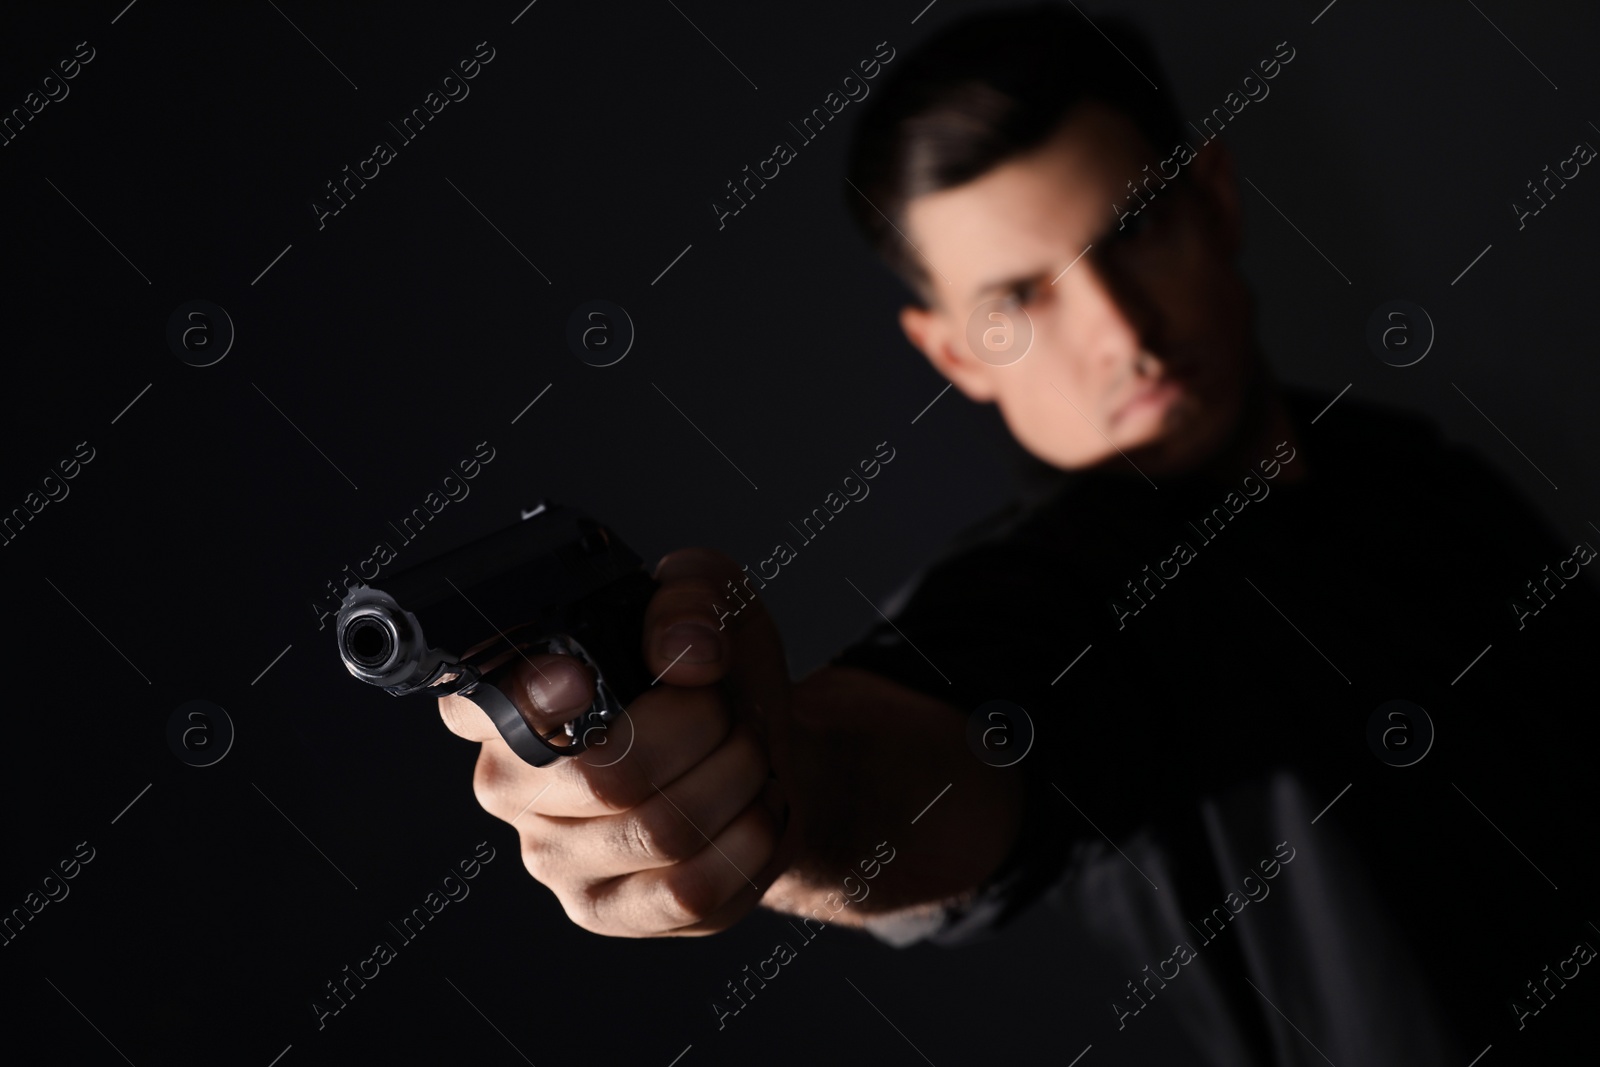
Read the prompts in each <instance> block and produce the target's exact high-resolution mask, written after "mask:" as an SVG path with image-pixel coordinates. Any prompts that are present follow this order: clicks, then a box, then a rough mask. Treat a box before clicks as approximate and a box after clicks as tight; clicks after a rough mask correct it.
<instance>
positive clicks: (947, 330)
mask: <svg viewBox="0 0 1600 1067" xmlns="http://www.w3.org/2000/svg"><path fill="white" fill-rule="evenodd" d="M900 329H902V330H903V331H905V335H906V340H908V341H910V342H911V343H912V344H913V345H915V346H916V347H917V348H918V349H919V350H920V351H921V352H922V354H923V355H924V356H927V357H928V362H929V363H932V364H933V369H934V370H936V371H938V372H939V373H940V375H942V376H943V377H945V378H947V379H948V380H949V381H950V382H951V384H953V385H954V386H955V387H956V388H957V389H960V390H961V391H962V392H963V393H965V394H966V396H967V399H968V400H971V401H974V402H976V403H979V404H987V403H990V402H992V401H993V400H994V394H995V390H994V381H993V379H992V377H991V376H990V372H991V371H992V370H993V369H994V368H993V367H991V366H990V365H989V364H987V363H984V362H983V361H982V360H979V359H975V358H973V356H972V354H971V353H970V352H969V351H968V350H967V339H966V338H965V337H964V336H962V335H961V334H960V333H958V332H957V331H956V330H955V328H954V325H953V324H952V323H951V322H950V318H949V316H948V315H946V314H945V313H944V312H943V311H939V310H937V309H932V308H925V307H918V306H917V305H916V304H907V305H906V306H905V307H903V308H901V309H900Z"/></svg>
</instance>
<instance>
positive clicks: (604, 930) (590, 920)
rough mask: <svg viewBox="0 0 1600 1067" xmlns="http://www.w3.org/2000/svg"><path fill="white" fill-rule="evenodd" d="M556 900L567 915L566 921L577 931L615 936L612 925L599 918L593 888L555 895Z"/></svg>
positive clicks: (596, 895) (597, 899)
mask: <svg viewBox="0 0 1600 1067" xmlns="http://www.w3.org/2000/svg"><path fill="white" fill-rule="evenodd" d="M556 899H557V900H558V901H560V903H561V910H562V911H564V912H566V913H567V919H568V921H570V922H571V923H572V925H574V926H576V927H577V928H578V929H580V930H585V931H587V932H589V933H591V934H600V935H601V936H603V937H611V936H614V935H615V934H616V930H615V929H613V927H612V925H611V924H610V923H608V922H606V921H605V919H603V918H602V917H601V915H600V898H599V895H598V894H597V893H596V892H595V891H594V889H593V888H584V889H580V890H578V891H577V892H574V893H557V894H556Z"/></svg>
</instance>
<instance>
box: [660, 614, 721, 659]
mask: <svg viewBox="0 0 1600 1067" xmlns="http://www.w3.org/2000/svg"><path fill="white" fill-rule="evenodd" d="M661 655H663V656H665V657H666V658H667V659H669V660H672V661H673V662H675V663H713V662H715V661H716V660H718V659H719V658H721V656H722V639H721V638H720V637H718V636H717V631H715V630H713V629H712V628H711V627H709V626H705V625H703V624H701V623H698V622H675V623H673V624H672V625H671V626H669V627H667V628H666V630H665V631H664V632H663V633H662V634H661Z"/></svg>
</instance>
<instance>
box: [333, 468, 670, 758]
mask: <svg viewBox="0 0 1600 1067" xmlns="http://www.w3.org/2000/svg"><path fill="white" fill-rule="evenodd" d="M657 585H658V583H657V582H656V581H655V579H653V578H651V577H650V575H649V574H648V573H647V572H646V571H645V569H644V566H643V563H642V562H641V560H640V559H639V557H638V556H637V555H636V554H634V553H633V552H632V551H631V550H630V549H629V548H628V547H627V546H626V545H624V544H623V543H622V541H621V539H620V538H618V537H617V536H616V535H615V534H614V533H612V532H611V531H610V530H609V529H607V528H606V527H605V526H602V525H601V524H600V523H598V522H596V521H595V520H593V519H591V518H589V517H588V516H587V515H584V514H582V513H581V512H579V511H577V510H575V509H573V508H569V507H564V506H562V505H559V504H556V503H554V502H552V501H549V500H545V501H542V502H540V504H539V506H538V507H536V508H534V509H532V510H531V511H525V512H523V519H522V521H521V522H518V523H516V524H515V525H513V526H509V527H507V528H505V529H503V530H500V531H498V532H496V533H492V534H489V535H488V536H486V537H483V538H480V539H479V540H477V541H473V542H471V543H469V544H466V545H462V546H461V547H459V548H456V549H453V550H451V551H449V552H446V553H444V554H443V555H440V556H436V557H434V558H432V559H430V560H427V561H425V562H422V563H419V564H416V565H415V566H412V567H409V568H407V569H405V570H402V571H398V572H396V573H395V574H393V575H391V576H389V577H385V578H381V579H377V580H375V581H374V582H373V583H372V584H367V585H359V586H352V587H351V588H350V589H349V591H348V592H347V594H346V595H345V598H344V602H343V604H342V605H341V606H340V608H339V614H338V620H337V625H336V627H335V631H334V632H335V636H336V638H337V640H338V643H339V657H340V659H342V660H343V661H344V665H345V667H346V668H347V669H348V670H349V671H350V673H351V674H352V675H353V676H355V677H356V678H358V679H360V680H361V681H363V682H366V683H368V684H369V685H375V686H379V687H380V688H382V689H383V690H384V691H385V692H387V693H389V694H390V695H392V696H412V695H416V694H422V695H425V696H428V697H435V698H437V697H443V696H448V695H451V694H459V695H461V696H464V697H466V698H467V699H469V700H471V701H472V702H473V703H475V704H477V705H478V707H480V708H482V709H483V710H484V712H485V713H487V714H488V716H489V718H490V720H491V721H492V722H493V723H494V725H495V728H496V729H497V730H499V731H500V736H501V737H503V738H505V741H506V744H508V745H510V746H511V750H512V751H513V752H515V753H516V754H517V755H518V756H520V757H521V758H522V759H523V760H525V761H527V762H528V763H531V764H533V765H534V766H536V767H539V766H544V765H546V764H549V763H552V762H554V761H555V760H557V759H560V758H561V757H563V756H576V755H578V754H579V753H581V752H583V751H585V750H587V749H588V748H590V747H592V746H593V745H596V744H603V743H605V734H606V728H607V727H608V726H610V725H611V724H612V723H613V722H615V721H616V719H617V718H618V717H619V716H620V715H621V714H622V713H623V711H624V710H625V709H626V708H627V705H628V704H629V703H630V702H631V701H632V700H633V699H634V697H636V696H638V695H639V694H640V693H641V692H643V691H644V690H645V689H646V688H648V687H649V685H650V677H649V673H648V670H647V669H646V667H645V664H644V659H643V655H642V653H641V650H640V647H639V645H640V640H641V635H642V633H643V629H644V609H645V606H646V605H647V604H648V603H649V601H650V597H651V595H652V594H653V593H654V592H655V590H656V588H657ZM469 650H470V652H469ZM508 651H515V652H516V653H517V655H516V656H512V657H511V658H510V659H509V660H507V661H506V662H504V663H502V664H497V665H495V666H494V667H492V668H490V667H489V666H488V664H491V663H493V662H494V661H495V660H496V659H497V658H501V657H503V656H504V655H505V653H507V652H508ZM539 653H559V654H561V655H566V656H571V657H573V658H574V659H577V660H578V661H579V662H581V663H583V664H584V665H585V666H586V667H588V668H589V670H590V671H592V672H593V674H594V679H595V698H594V701H593V702H592V703H591V704H590V706H589V708H588V709H587V710H586V711H584V712H583V713H582V714H581V715H579V716H578V717H577V718H574V719H571V720H569V721H568V722H567V723H566V724H565V725H564V726H562V727H559V728H557V729H555V730H552V731H550V732H549V733H547V734H543V735H541V734H539V733H537V732H536V731H535V730H534V729H533V728H532V727H531V726H529V725H528V723H527V721H526V720H525V719H524V718H523V717H522V713H521V712H520V711H518V710H517V706H516V704H515V703H514V702H513V701H512V699H511V697H509V696H508V695H507V694H506V691H505V685H506V683H507V680H508V679H509V677H510V675H511V673H512V672H513V671H514V670H515V669H516V667H517V666H518V665H519V664H520V663H522V662H525V661H526V662H531V657H532V656H534V655H536V654H539Z"/></svg>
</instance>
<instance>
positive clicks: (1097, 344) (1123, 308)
mask: <svg viewBox="0 0 1600 1067" xmlns="http://www.w3.org/2000/svg"><path fill="white" fill-rule="evenodd" d="M1082 268H1088V269H1087V270H1084V272H1083V274H1082V276H1081V277H1079V278H1078V279H1077V284H1076V286H1075V288H1077V289H1078V293H1077V294H1075V295H1076V300H1073V299H1068V300H1066V301H1064V302H1063V303H1064V304H1065V305H1066V306H1068V307H1069V308H1071V307H1072V305H1074V304H1076V308H1074V309H1073V310H1077V311H1079V312H1081V318H1080V321H1081V322H1082V323H1083V328H1084V329H1086V330H1087V331H1088V337H1087V338H1086V340H1087V341H1088V344H1089V346H1090V352H1091V355H1092V358H1093V359H1094V361H1095V362H1096V363H1097V364H1102V365H1107V366H1111V367H1120V366H1122V365H1124V364H1129V365H1131V364H1132V363H1133V362H1135V361H1137V360H1138V359H1139V358H1141V357H1142V356H1143V355H1144V354H1145V353H1149V352H1160V351H1162V340H1163V338H1162V321H1161V316H1160V314H1159V312H1158V310H1157V308H1156V306H1155V303H1154V301H1152V300H1151V299H1150V298H1149V296H1148V294H1147V293H1146V292H1145V291H1144V289H1143V287H1141V286H1140V285H1138V284H1137V283H1136V282H1135V281H1134V280H1133V279H1129V278H1126V277H1122V276H1119V274H1118V272H1116V271H1114V270H1108V269H1107V268H1106V267H1105V266H1104V265H1103V264H1100V263H1095V262H1090V261H1089V260H1087V259H1085V261H1084V262H1083V263H1080V264H1078V269H1082ZM1073 273H1077V270H1074V272H1073Z"/></svg>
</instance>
